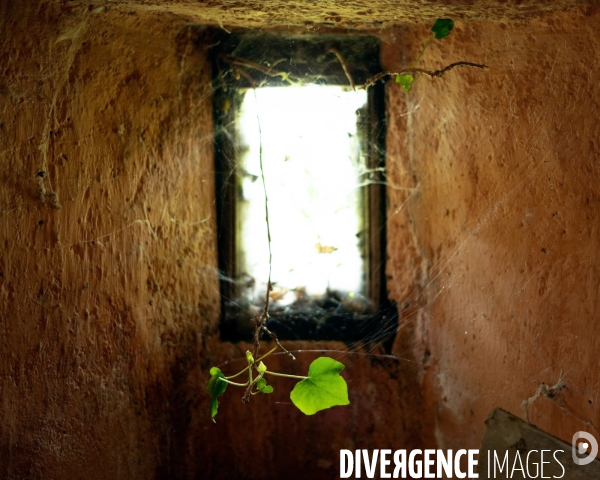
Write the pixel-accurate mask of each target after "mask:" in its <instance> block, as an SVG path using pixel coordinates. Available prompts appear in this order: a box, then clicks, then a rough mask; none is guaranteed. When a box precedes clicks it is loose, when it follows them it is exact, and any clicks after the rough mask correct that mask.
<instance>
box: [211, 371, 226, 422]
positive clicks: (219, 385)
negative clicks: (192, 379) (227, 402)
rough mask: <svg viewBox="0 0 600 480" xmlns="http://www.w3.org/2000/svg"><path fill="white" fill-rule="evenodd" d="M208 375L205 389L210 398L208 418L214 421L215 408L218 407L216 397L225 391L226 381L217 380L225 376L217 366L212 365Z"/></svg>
mask: <svg viewBox="0 0 600 480" xmlns="http://www.w3.org/2000/svg"><path fill="white" fill-rule="evenodd" d="M210 375H211V376H210V380H209V381H208V387H207V388H206V390H207V391H208V394H209V395H210V398H211V399H212V401H211V402H210V418H212V420H213V422H214V421H215V416H216V415H217V409H218V408H219V401H218V400H217V397H220V396H221V395H223V393H225V389H226V388H227V382H223V381H221V380H219V378H225V375H223V373H222V372H221V370H219V369H218V368H217V367H212V368H211V369H210Z"/></svg>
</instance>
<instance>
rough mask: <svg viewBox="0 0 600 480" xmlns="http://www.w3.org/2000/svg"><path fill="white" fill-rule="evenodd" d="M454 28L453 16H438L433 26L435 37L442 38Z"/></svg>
mask: <svg viewBox="0 0 600 480" xmlns="http://www.w3.org/2000/svg"><path fill="white" fill-rule="evenodd" d="M453 28H454V20H452V19H451V18H438V19H437V20H436V21H435V23H434V24H433V27H431V31H432V32H433V34H434V35H435V38H437V39H438V40H441V39H442V38H444V37H447V36H448V35H450V31H451V30H452V29H453Z"/></svg>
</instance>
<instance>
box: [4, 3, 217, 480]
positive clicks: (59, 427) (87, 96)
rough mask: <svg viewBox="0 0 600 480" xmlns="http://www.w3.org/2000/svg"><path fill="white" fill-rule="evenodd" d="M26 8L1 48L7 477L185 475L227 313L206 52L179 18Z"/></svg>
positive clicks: (15, 16)
mask: <svg viewBox="0 0 600 480" xmlns="http://www.w3.org/2000/svg"><path fill="white" fill-rule="evenodd" d="M17 3H18V2H15V6H14V7H13V8H12V9H11V8H10V7H7V6H6V5H5V6H3V7H2V10H3V11H2V12H1V13H2V27H1V29H2V31H3V35H2V38H1V39H0V42H1V46H0V51H1V52H2V53H1V61H0V64H1V65H2V77H1V79H0V84H1V85H0V108H1V110H2V116H1V124H0V152H1V153H0V155H1V162H2V173H1V183H2V187H1V188H0V205H1V207H0V208H1V219H2V220H1V224H0V225H1V226H0V237H1V244H2V254H1V255H0V318H1V322H0V352H1V353H0V359H1V360H0V372H1V376H0V382H1V392H2V394H1V397H0V405H1V407H0V418H1V420H0V425H1V427H0V476H2V477H3V478H41V477H43V478H57V479H58V478H69V477H72V478H153V476H154V475H155V474H157V476H158V477H162V478H167V477H168V476H171V477H172V478H177V477H181V476H182V475H183V472H185V471H187V466H186V462H188V460H189V458H190V457H191V455H190V454H189V453H188V452H192V453H195V452H196V449H197V448H199V447H200V445H197V444H195V443H192V442H191V440H190V432H191V430H192V421H193V420H194V419H195V418H196V410H195V405H196V404H198V403H199V402H200V400H199V398H198V396H197V395H196V392H198V391H202V389H203V388H204V378H203V377H202V376H201V374H200V371H199V364H200V362H201V358H202V355H203V354H204V352H205V348H204V343H205V338H206V335H207V333H210V330H211V325H212V324H213V323H211V322H214V321H215V319H216V318H217V315H218V304H219V301H218V294H217V292H216V290H215V288H216V286H217V284H216V278H215V275H214V268H215V263H216V259H215V251H216V248H215V234H214V212H213V201H212V199H213V197H214V182H213V176H212V171H213V166H212V143H211V135H212V120H211V107H210V105H211V102H210V97H209V96H208V95H206V92H205V91H204V85H206V82H207V79H208V78H209V75H210V72H209V69H208V67H207V64H206V61H205V53H204V52H203V51H202V50H201V49H200V50H198V49H197V48H196V47H195V45H194V42H195V40H196V35H195V34H194V32H193V31H191V30H189V29H188V28H186V26H185V24H184V23H183V22H173V21H165V20H164V19H159V18H158V17H150V16H149V17H146V18H141V17H139V16H138V15H123V14H115V13H112V12H106V11H104V10H102V9H99V10H91V9H87V8H79V9H73V10H71V11H64V10H63V11H62V12H60V13H61V15H60V16H59V11H58V10H55V9H54V8H51V7H49V6H47V5H46V6H41V7H39V8H30V9H27V8H25V7H23V5H16V4H17ZM38 172H45V174H41V173H40V174H38ZM41 175H45V176H44V178H42V177H41Z"/></svg>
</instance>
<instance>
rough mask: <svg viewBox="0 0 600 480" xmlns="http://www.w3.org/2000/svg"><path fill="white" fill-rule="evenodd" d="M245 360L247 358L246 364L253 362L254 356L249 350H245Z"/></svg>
mask: <svg viewBox="0 0 600 480" xmlns="http://www.w3.org/2000/svg"><path fill="white" fill-rule="evenodd" d="M246 360H248V365H253V364H254V357H253V356H252V354H251V353H250V350H246Z"/></svg>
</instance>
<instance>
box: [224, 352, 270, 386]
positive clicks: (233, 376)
mask: <svg viewBox="0 0 600 480" xmlns="http://www.w3.org/2000/svg"><path fill="white" fill-rule="evenodd" d="M277 348H278V347H277V345H275V346H274V347H273V348H272V349H271V350H269V351H268V352H267V353H265V354H264V355H263V356H262V357H260V358H259V359H258V360H256V361H255V362H254V363H255V364H257V363H258V362H260V361H261V360H262V359H264V358H267V357H268V356H269V355H271V354H272V353H273V352H274V351H275V350H277ZM249 368H250V366H247V367H246V368H244V369H243V370H240V371H239V372H238V373H236V374H235V375H230V376H229V377H225V378H227V379H229V378H235V377H239V376H240V375H241V374H242V373H244V372H245V371H246V370H248V369H249Z"/></svg>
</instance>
